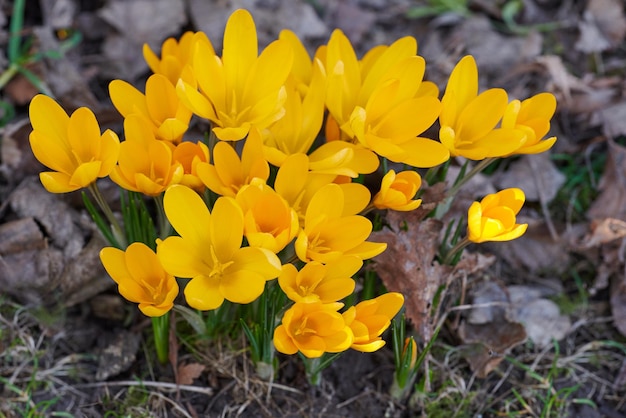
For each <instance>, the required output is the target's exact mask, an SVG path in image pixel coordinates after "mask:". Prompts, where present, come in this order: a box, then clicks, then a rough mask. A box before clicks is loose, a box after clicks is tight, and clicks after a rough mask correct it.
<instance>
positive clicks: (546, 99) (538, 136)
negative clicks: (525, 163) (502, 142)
mask: <svg viewBox="0 0 626 418" xmlns="http://www.w3.org/2000/svg"><path fill="white" fill-rule="evenodd" d="M555 111H556V98H555V97H554V95H553V94H551V93H539V94H536V95H534V96H533V97H531V98H529V99H526V100H524V101H522V102H520V101H519V100H513V101H512V102H511V103H509V105H508V106H507V108H506V110H505V112H504V117H503V118H502V127H504V128H511V129H519V130H523V131H524V132H525V133H526V142H524V144H523V145H522V146H521V148H518V149H516V150H515V151H514V152H513V154H539V153H542V152H544V151H547V150H549V149H550V148H552V145H554V143H555V142H556V137H555V136H553V137H550V138H546V139H543V137H544V136H545V135H546V134H547V133H548V131H550V119H551V118H552V116H554V112H555Z"/></svg>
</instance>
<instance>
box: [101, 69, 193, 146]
mask: <svg viewBox="0 0 626 418" xmlns="http://www.w3.org/2000/svg"><path fill="white" fill-rule="evenodd" d="M109 95H110V96H111V101H112V102H113V105H114V106H115V108H116V109H117V111H118V112H120V114H121V115H122V116H124V117H128V116H130V115H131V114H136V115H139V116H141V117H142V118H144V119H145V121H146V122H148V123H149V124H150V125H151V127H152V129H153V132H154V135H155V137H156V138H157V139H162V140H164V141H170V142H172V143H174V144H178V143H180V141H181V140H182V137H183V134H184V133H185V132H186V131H187V128H188V127H189V121H190V120H191V111H190V110H189V109H187V108H186V107H185V106H183V104H182V103H181V102H180V100H179V99H178V96H177V95H176V88H175V87H174V86H173V85H172V83H170V81H169V80H168V79H167V78H166V77H165V76H164V75H161V74H153V75H151V76H150V77H149V78H148V81H147V82H146V93H145V95H144V94H143V93H141V92H140V91H139V90H137V89H136V88H135V87H133V86H132V85H131V84H130V83H127V82H126V81H123V80H113V81H111V83H110V84H109Z"/></svg>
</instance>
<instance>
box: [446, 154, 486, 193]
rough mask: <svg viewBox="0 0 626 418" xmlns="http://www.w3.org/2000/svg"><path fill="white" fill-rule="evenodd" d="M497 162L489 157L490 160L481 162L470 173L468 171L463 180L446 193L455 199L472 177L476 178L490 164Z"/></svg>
mask: <svg viewBox="0 0 626 418" xmlns="http://www.w3.org/2000/svg"><path fill="white" fill-rule="evenodd" d="M495 160H496V158H495V157H489V158H485V159H484V160H481V161H479V162H478V163H477V164H476V165H475V166H474V167H472V169H471V170H470V171H468V172H467V173H466V174H465V175H464V176H463V178H461V179H459V181H457V182H456V184H454V186H452V188H451V189H450V190H448V193H446V196H447V197H453V196H454V195H456V193H457V192H458V191H459V189H460V188H461V187H462V186H463V185H464V184H465V183H467V182H468V181H470V180H471V179H472V177H474V176H475V175H476V174H478V173H480V172H481V171H483V170H484V169H485V168H487V166H489V164H491V163H492V162H494V161H495Z"/></svg>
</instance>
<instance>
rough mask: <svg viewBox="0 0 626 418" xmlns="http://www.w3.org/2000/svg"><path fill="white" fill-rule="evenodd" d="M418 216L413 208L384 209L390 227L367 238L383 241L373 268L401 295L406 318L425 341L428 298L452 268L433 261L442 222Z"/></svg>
mask: <svg viewBox="0 0 626 418" xmlns="http://www.w3.org/2000/svg"><path fill="white" fill-rule="evenodd" d="M418 216H419V214H417V213H414V212H407V213H404V212H395V211H388V212H387V222H388V223H389V225H390V227H391V229H385V230H382V231H377V232H374V233H372V236H371V239H372V240H373V241H376V242H386V243H387V250H385V252H383V253H382V254H381V255H379V256H378V257H376V259H375V261H376V263H375V264H374V269H375V270H376V272H377V273H378V275H379V277H380V278H381V279H382V281H383V283H384V284H385V286H386V288H387V290H389V291H390V292H400V293H402V294H403V295H404V297H405V309H406V316H407V318H408V319H409V320H410V321H411V322H412V323H413V325H414V326H415V329H416V330H417V331H418V333H419V334H420V335H421V336H422V337H423V338H424V340H425V341H429V340H430V338H431V336H432V333H433V327H434V324H433V318H431V315H430V311H431V307H432V301H433V298H434V297H435V294H436V293H437V292H438V291H439V288H440V287H441V286H442V285H443V284H445V283H446V282H447V280H448V277H449V276H450V273H451V271H452V268H451V267H449V266H441V265H439V264H438V263H437V262H436V261H435V255H436V254H437V248H438V246H439V234H440V232H441V229H442V228H443V223H442V222H441V221H438V220H436V219H432V218H429V219H426V220H423V221H419V220H416V218H417V217H418ZM403 227H404V228H403Z"/></svg>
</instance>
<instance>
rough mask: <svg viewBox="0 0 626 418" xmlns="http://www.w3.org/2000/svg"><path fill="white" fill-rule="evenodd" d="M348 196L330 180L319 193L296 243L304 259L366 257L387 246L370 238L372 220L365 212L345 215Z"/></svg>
mask: <svg viewBox="0 0 626 418" xmlns="http://www.w3.org/2000/svg"><path fill="white" fill-rule="evenodd" d="M344 199H345V197H344V191H343V190H342V189H341V187H340V186H339V185H337V184H327V185H326V186H324V187H322V188H321V189H319V190H318V191H317V193H315V195H314V196H313V198H312V199H311V202H310V203H309V205H308V207H307V210H306V215H305V217H304V228H303V229H302V230H301V231H300V234H299V235H298V238H297V239H296V243H295V248H296V254H297V255H298V258H300V260H302V261H305V262H308V261H311V260H315V261H319V262H322V263H328V262H330V261H334V260H338V259H340V258H341V257H343V256H347V255H348V256H349V255H355V256H357V257H359V258H361V259H362V260H365V259H368V258H372V257H375V256H377V255H378V254H380V253H382V252H383V251H384V250H385V248H387V244H385V243H376V242H369V241H366V239H367V237H369V235H370V233H371V232H372V223H371V222H370V220H369V219H367V218H366V217H364V216H360V215H347V216H346V215H344V212H343V210H344Z"/></svg>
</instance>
